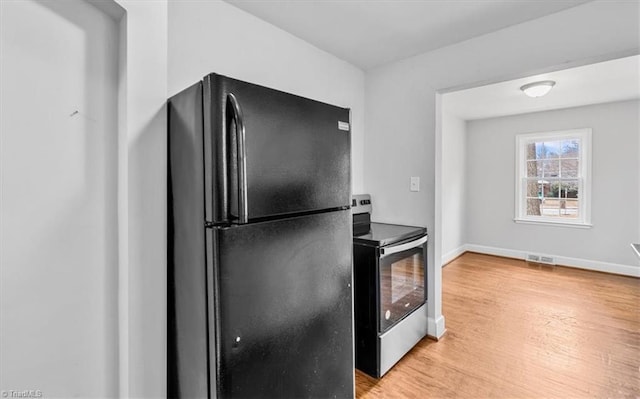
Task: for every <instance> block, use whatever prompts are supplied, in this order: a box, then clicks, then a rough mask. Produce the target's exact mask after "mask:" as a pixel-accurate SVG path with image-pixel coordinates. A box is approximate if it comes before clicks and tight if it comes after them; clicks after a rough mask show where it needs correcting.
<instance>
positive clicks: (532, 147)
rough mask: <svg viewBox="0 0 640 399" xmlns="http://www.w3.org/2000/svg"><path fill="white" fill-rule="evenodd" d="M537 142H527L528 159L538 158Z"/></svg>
mask: <svg viewBox="0 0 640 399" xmlns="http://www.w3.org/2000/svg"><path fill="white" fill-rule="evenodd" d="M536 145H537V144H536V143H529V144H527V159H536V158H537V155H536Z"/></svg>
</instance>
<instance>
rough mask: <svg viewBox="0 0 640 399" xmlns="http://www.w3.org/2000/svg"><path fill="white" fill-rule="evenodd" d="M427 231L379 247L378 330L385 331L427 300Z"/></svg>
mask: <svg viewBox="0 0 640 399" xmlns="http://www.w3.org/2000/svg"><path fill="white" fill-rule="evenodd" d="M428 238H429V237H428V235H423V236H420V237H418V238H414V239H412V240H411V241H405V242H401V243H398V244H393V245H389V246H386V247H382V248H380V262H379V267H380V270H379V272H380V279H379V280H378V281H379V282H380V287H378V288H379V299H380V304H379V305H380V306H379V307H378V309H379V312H380V313H379V315H378V320H379V324H378V331H379V333H381V334H382V333H383V332H385V331H386V330H388V329H389V328H390V327H391V326H393V325H394V324H396V323H397V322H398V321H400V320H402V319H403V318H404V317H405V316H407V315H408V314H410V313H411V312H413V311H414V310H415V309H417V308H418V307H420V306H421V305H422V304H423V303H425V301H426V300H427V290H426V287H427V284H426V283H427V282H426V276H427V273H426V259H427V239H428Z"/></svg>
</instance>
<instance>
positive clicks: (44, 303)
mask: <svg viewBox="0 0 640 399" xmlns="http://www.w3.org/2000/svg"><path fill="white" fill-rule="evenodd" d="M0 29H1V30H0V41H1V42H0V51H1V55H0V73H1V75H0V86H1V88H0V141H1V145H0V163H1V166H0V174H1V177H0V179H1V190H0V193H1V200H0V219H1V220H2V223H0V298H1V299H0V325H1V327H2V332H1V334H0V353H1V356H0V390H1V391H3V393H6V395H9V396H11V395H12V393H11V392H10V391H11V390H14V391H23V390H40V391H41V394H42V395H43V397H51V398H54V397H71V396H75V397H107V396H117V394H118V351H117V338H118V322H117V321H118V316H117V309H118V297H117V278H118V274H117V273H118V267H117V266H118V264H117V262H118V257H117V254H118V237H117V231H118V223H117V220H118V219H117V189H116V188H117V170H118V167H117V143H118V141H117V117H118V115H117V82H118V64H117V60H118V48H117V46H118V27H117V24H116V22H115V21H114V20H113V19H111V18H110V17H108V16H107V15H106V14H104V13H103V12H101V11H99V10H97V9H96V8H94V7H93V6H91V5H89V4H87V3H85V2H82V1H79V2H44V1H34V0H24V1H19V2H6V1H2V2H0Z"/></svg>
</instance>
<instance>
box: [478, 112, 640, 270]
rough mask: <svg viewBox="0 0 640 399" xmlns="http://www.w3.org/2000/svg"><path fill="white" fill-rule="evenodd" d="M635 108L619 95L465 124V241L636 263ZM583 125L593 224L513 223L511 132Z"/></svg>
mask: <svg viewBox="0 0 640 399" xmlns="http://www.w3.org/2000/svg"><path fill="white" fill-rule="evenodd" d="M639 107H640V102H638V101H626V102H616V103H607V104H599V105H591V106H585V107H577V108H570V109H564V110H556V111H548V112H537V113H531V114H523V115H516V116H509V117H502V118H492V119H485V120H478V121H470V122H468V124H467V134H468V136H467V154H468V158H467V176H468V186H467V188H468V190H467V197H466V203H467V238H468V243H469V244H475V245H483V246H489V247H496V248H504V249H509V250H519V251H527V252H533V253H543V254H551V255H557V256H563V257H570V258H580V259H587V260H592V261H599V262H604V263H612V264H620V265H629V266H631V265H637V260H636V258H635V255H634V254H633V251H631V248H629V244H630V243H631V242H634V240H637V239H638V237H640V226H638V224H637V223H635V222H634V221H636V220H638V212H640V198H638V181H639V178H640V176H639V175H640V170H638V167H637V165H638V158H639V157H640V154H638V151H637V148H638V140H640V137H639V136H640V133H639V132H640V125H639V123H638V119H639V117H640V113H639V111H640V108H639ZM584 127H587V128H591V129H593V132H592V135H593V137H592V145H593V150H592V152H593V154H592V205H591V221H592V224H593V227H592V228H590V229H577V228H571V227H556V226H539V225H530V224H519V223H515V222H514V221H513V218H514V215H515V214H514V206H515V203H514V196H515V194H514V193H515V170H516V167H515V136H516V135H518V134H522V133H532V132H544V131H556V130H563V129H573V128H584ZM636 267H638V266H636Z"/></svg>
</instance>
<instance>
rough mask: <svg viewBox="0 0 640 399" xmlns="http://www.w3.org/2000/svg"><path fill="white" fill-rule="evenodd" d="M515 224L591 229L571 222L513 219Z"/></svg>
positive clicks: (588, 226) (582, 224)
mask: <svg viewBox="0 0 640 399" xmlns="http://www.w3.org/2000/svg"><path fill="white" fill-rule="evenodd" d="M513 221H514V222H516V223H521V224H537V225H539V226H555V227H570V228H573V229H590V228H592V227H593V225H592V224H591V223H571V222H556V221H551V220H531V219H518V218H515V219H513Z"/></svg>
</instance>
